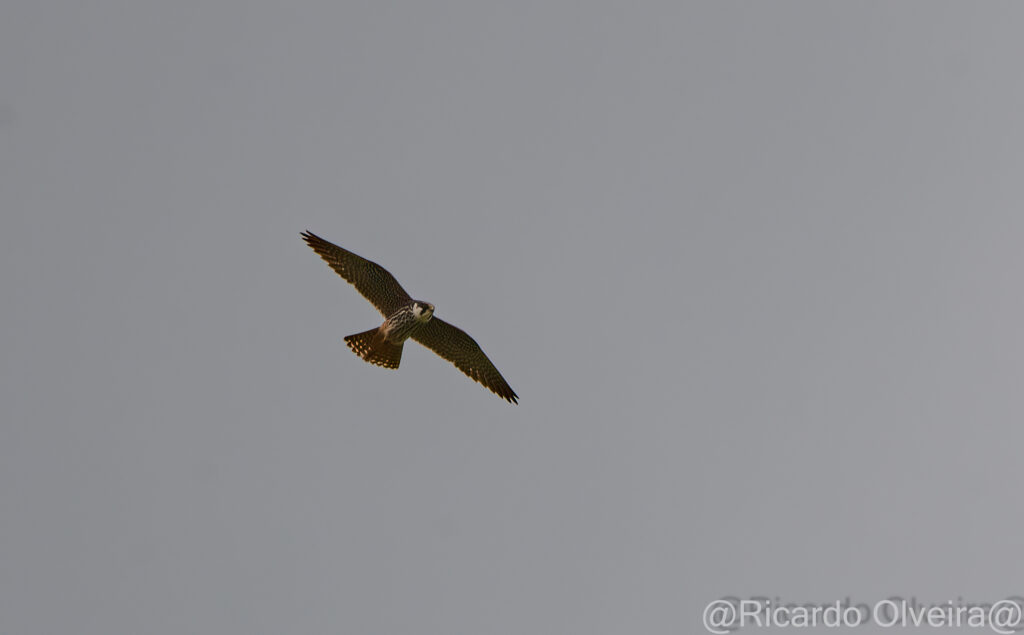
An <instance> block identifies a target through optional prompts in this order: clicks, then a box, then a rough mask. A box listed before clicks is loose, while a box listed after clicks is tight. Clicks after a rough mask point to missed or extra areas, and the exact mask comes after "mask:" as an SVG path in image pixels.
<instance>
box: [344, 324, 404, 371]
mask: <svg viewBox="0 0 1024 635" xmlns="http://www.w3.org/2000/svg"><path fill="white" fill-rule="evenodd" d="M345 343H346V344H348V347H349V348H351V349H352V352H353V353H355V354H356V355H358V356H360V357H362V358H363V359H364V360H366V361H368V362H370V363H371V364H376V365H377V366H383V367H384V368H398V364H399V363H400V362H401V361H402V346H403V345H404V342H403V343H402V344H392V343H391V342H389V341H387V340H386V339H384V335H383V334H381V332H380V327H377V328H375V329H370V330H369V331H363V332H362V333H356V334H355V335H349V336H348V337H346V338H345Z"/></svg>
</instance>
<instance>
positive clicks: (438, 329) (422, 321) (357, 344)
mask: <svg viewBox="0 0 1024 635" xmlns="http://www.w3.org/2000/svg"><path fill="white" fill-rule="evenodd" d="M302 238H303V240H305V241H306V243H307V244H308V245H309V246H310V247H311V248H312V249H313V251H315V252H316V253H317V254H319V255H320V257H321V258H323V259H324V261H326V262H327V264H328V265H330V266H331V268H332V269H334V271H335V272H337V273H338V274H339V275H340V276H341V277H343V278H345V280H347V281H349V282H350V283H352V285H353V286H355V288H356V289H357V290H358V291H359V292H360V293H362V294H363V296H364V297H365V298H366V299H367V300H369V301H370V302H371V303H372V304H373V305H374V306H376V307H377V309H378V310H379V311H380V312H381V313H382V314H383V315H384V317H385V320H384V323H383V324H381V325H380V326H379V327H377V328H373V329H370V330H368V331H363V332H362V333H356V334H354V335H349V336H348V337H346V338H345V343H346V344H348V347H349V348H351V349H352V352H354V353H355V354H356V355H358V356H359V357H361V358H363V359H364V360H366V361H367V362H369V363H371V364H375V365H377V366H382V367H384V368H391V369H397V368H398V366H399V364H400V363H401V361H402V348H403V346H404V344H405V341H406V340H408V339H409V338H412V339H414V340H416V341H417V342H419V343H420V344H423V345H424V346H426V347H427V348H429V349H431V350H432V351H434V352H435V353H437V354H438V355H440V356H441V357H443V358H445V359H447V360H448V361H450V362H452V363H453V364H455V366H456V367H457V368H458V369H459V370H461V371H462V372H464V373H465V374H466V375H468V376H469V377H471V378H472V379H473V380H475V381H478V382H480V383H481V384H483V385H484V386H486V387H487V388H489V389H490V390H491V391H493V392H494V393H495V394H497V395H498V396H499V397H501V398H502V399H505V400H507V401H509V402H510V403H518V399H519V398H518V396H517V395H516V393H515V392H514V391H513V390H512V388H511V386H509V385H508V382H506V381H505V378H504V377H502V376H501V373H499V372H498V369H497V368H495V367H494V364H492V363H491V360H489V359H488V358H487V355H485V354H484V352H483V350H481V349H480V346H479V345H478V344H477V343H476V341H475V340H473V338H471V337H470V336H469V335H467V334H466V333H465V331H462V330H461V329H459V328H457V327H455V326H452V325H451V324H448V323H447V322H444V321H443V320H441V319H439V318H435V317H434V305H433V304H430V303H429V302H422V301H420V300H413V299H412V298H411V297H409V294H408V293H406V292H405V289H403V288H402V286H401V285H400V284H398V281H397V280H396V279H395V277H394V276H392V275H391V274H390V273H388V271H387V270H386V269H384V268H383V267H381V266H380V265H378V264H376V263H373V262H370V261H369V260H366V259H365V258H362V257H360V256H357V255H356V254H354V253H352V252H351V251H348V250H346V249H343V248H341V247H339V246H337V245H335V244H333V243H330V242H328V241H326V240H324V239H323V238H320V237H319V236H317V235H316V234H313V233H310V232H304V233H303V234H302Z"/></svg>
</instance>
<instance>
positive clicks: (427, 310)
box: [412, 303, 434, 322]
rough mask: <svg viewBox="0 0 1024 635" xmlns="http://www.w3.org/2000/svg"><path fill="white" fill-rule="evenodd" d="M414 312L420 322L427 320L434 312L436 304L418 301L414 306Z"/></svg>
mask: <svg viewBox="0 0 1024 635" xmlns="http://www.w3.org/2000/svg"><path fill="white" fill-rule="evenodd" d="M412 314H413V317H415V318H416V319H417V320H418V321H420V322H426V321H427V320H429V319H430V317H431V316H432V315H433V314H434V306H433V305H432V304H426V303H417V304H414V305H413V307H412Z"/></svg>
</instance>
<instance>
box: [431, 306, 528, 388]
mask: <svg viewBox="0 0 1024 635" xmlns="http://www.w3.org/2000/svg"><path fill="white" fill-rule="evenodd" d="M412 339H414V340H416V341H417V342H419V343H420V344H423V345H424V346H426V347H427V348H429V349H430V350H432V351H434V352H435V353H437V354H438V355H440V356H441V357H443V358H445V359H447V360H448V361H449V362H451V363H453V364H455V367H456V368H458V369H459V370H461V371H462V372H464V373H466V375H468V376H469V377H471V378H472V379H474V380H476V381H478V382H480V383H481V384H483V385H484V386H486V387H487V388H490V389H491V391H492V392H494V394H496V395H498V396H499V397H501V398H502V399H505V400H507V401H509V402H510V403H519V396H518V395H516V393H515V392H514V391H513V390H512V387H511V386H509V385H508V382H507V381H505V378H504V377H502V376H501V373H499V372H498V369H497V368H495V367H494V364H492V363H491V360H489V359H488V358H487V355H485V354H484V352H483V350H482V349H481V348H480V345H479V344H477V343H476V341H475V340H474V339H473V338H472V337H470V336H469V335H468V334H467V333H466V332H465V331H463V330H462V329H460V328H458V327H456V326H452V325H451V324H448V323H447V322H445V321H444V320H442V319H440V318H438V317H437V316H434V317H433V318H431V320H430V321H429V322H427V323H426V324H424V325H423V327H422V328H420V329H419V330H418V331H416V332H414V333H413V335H412Z"/></svg>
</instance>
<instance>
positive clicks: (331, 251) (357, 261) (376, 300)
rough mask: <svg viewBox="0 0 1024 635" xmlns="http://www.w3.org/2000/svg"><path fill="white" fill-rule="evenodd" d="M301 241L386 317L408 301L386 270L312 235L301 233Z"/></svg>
mask: <svg viewBox="0 0 1024 635" xmlns="http://www.w3.org/2000/svg"><path fill="white" fill-rule="evenodd" d="M302 239H303V240H305V241H306V244H307V245H309V246H310V247H312V248H313V251H315V252H316V253H318V254H319V255H320V257H321V258H323V259H324V262H326V263H327V264H328V265H330V266H331V269H334V270H335V271H336V272H337V273H338V275H339V276H341V277H342V278H344V279H346V280H348V281H349V282H351V283H352V286H354V287H355V288H356V290H357V291H359V293H362V294H363V297H364V298H366V299H367V300H369V301H370V302H371V303H372V304H373V306H375V307H377V310H378V311H380V312H381V313H383V314H384V317H388V316H389V315H391V314H392V313H394V312H395V311H397V310H398V309H399V308H401V307H402V306H404V305H405V304H407V303H408V302H409V301H410V300H411V299H412V298H410V297H409V294H408V293H406V292H405V289H403V288H402V285H400V284H398V280H395V277H394V276H393V275H391V274H390V273H388V270H387V269H385V268H384V267H381V266H380V265H378V264H377V263H375V262H370V261H369V260H367V259H366V258H361V257H360V256H357V255H355V254H354V253H352V252H351V251H349V250H347V249H342V248H341V247H339V246H337V245H335V244H334V243H331V242H328V241H326V240H324V239H323V238H320V237H319V236H317V235H316V234H314V233H312V232H308V231H306V232H302Z"/></svg>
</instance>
